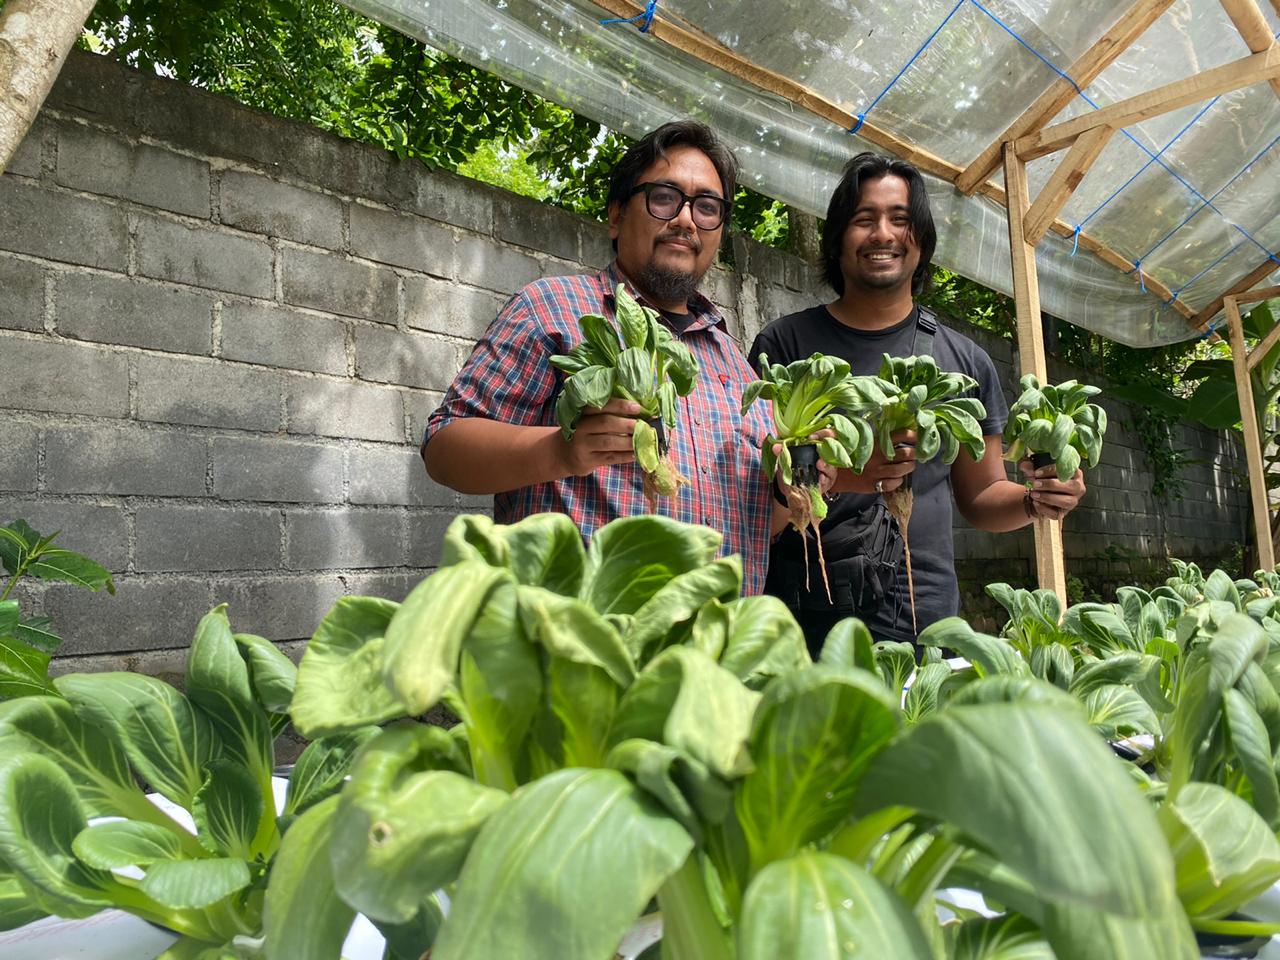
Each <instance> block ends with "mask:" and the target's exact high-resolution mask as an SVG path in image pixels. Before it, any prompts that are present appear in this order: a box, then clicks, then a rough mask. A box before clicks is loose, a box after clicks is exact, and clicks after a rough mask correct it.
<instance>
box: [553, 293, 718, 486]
mask: <svg viewBox="0 0 1280 960" xmlns="http://www.w3.org/2000/svg"><path fill="white" fill-rule="evenodd" d="M615 303H616V311H615V312H616V315H617V321H618V326H617V328H615V327H614V325H613V324H612V323H610V322H609V321H608V320H607V319H605V318H604V317H602V316H600V315H599V314H594V313H589V314H586V315H585V316H583V317H581V318H580V319H579V320H578V325H579V327H580V328H581V330H582V336H583V340H582V342H581V343H579V344H578V345H577V346H575V347H574V348H573V349H572V350H570V351H569V352H568V353H567V354H557V355H556V356H553V357H552V358H551V364H552V366H554V367H555V368H556V369H557V370H559V371H561V372H562V373H565V374H567V375H568V377H567V379H566V380H565V382H564V388H563V390H562V391H561V393H560V399H559V400H558V401H557V402H556V422H557V423H559V424H560V432H561V433H562V434H563V435H564V438H565V439H566V440H569V439H571V438H572V437H573V432H574V430H575V429H576V428H577V426H578V421H579V420H581V419H582V414H583V411H584V410H585V409H587V408H588V407H591V408H598V407H603V406H604V405H605V404H606V403H608V402H609V400H610V399H611V398H613V397H620V398H622V399H624V400H632V401H634V402H635V403H638V404H639V405H640V408H641V410H642V414H641V419H639V420H637V421H636V426H635V433H634V434H633V435H632V446H633V447H634V449H635V453H636V460H637V461H638V462H639V464H640V469H641V471H642V472H643V474H644V495H645V499H646V500H648V502H649V508H650V509H653V507H654V505H655V503H656V501H657V498H658V497H659V496H663V497H671V496H675V494H676V492H677V491H678V490H679V489H680V488H681V487H682V486H684V485H685V484H686V483H688V482H689V481H688V478H687V477H685V476H683V475H682V474H681V473H680V471H679V469H677V467H676V465H675V464H674V463H673V462H672V460H671V448H670V431H671V430H673V429H675V425H676V398H677V397H687V396H688V395H689V394H690V393H692V392H693V387H694V384H695V383H696V382H697V379H698V361H697V360H695V359H694V356H693V354H692V353H690V352H689V348H688V347H686V346H685V345H684V344H683V343H681V342H680V341H679V340H677V339H676V338H675V337H674V336H672V334H671V331H669V330H668V329H667V328H666V327H664V326H663V325H662V323H661V322H660V321H659V320H658V313H657V311H656V310H653V309H651V308H650V307H645V306H641V305H640V304H638V303H636V301H635V300H634V299H633V298H632V297H631V295H630V294H628V293H627V290H626V287H624V286H623V285H622V284H618V289H617V292H616V294H615ZM619 328H620V329H621V331H622V332H621V337H619V333H618V329H619Z"/></svg>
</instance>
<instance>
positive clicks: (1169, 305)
mask: <svg viewBox="0 0 1280 960" xmlns="http://www.w3.org/2000/svg"><path fill="white" fill-rule="evenodd" d="M1181 292H1182V291H1181V290H1175V291H1173V296H1171V297H1170V298H1169V299H1168V300H1166V301H1165V302H1164V305H1165V306H1166V307H1171V306H1173V304H1174V301H1175V300H1177V299H1178V294H1180V293H1181Z"/></svg>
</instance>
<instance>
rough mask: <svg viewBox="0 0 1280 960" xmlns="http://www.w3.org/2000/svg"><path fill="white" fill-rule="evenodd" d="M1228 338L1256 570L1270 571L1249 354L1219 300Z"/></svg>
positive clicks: (1232, 304)
mask: <svg viewBox="0 0 1280 960" xmlns="http://www.w3.org/2000/svg"><path fill="white" fill-rule="evenodd" d="M1223 306H1224V307H1225V308H1226V311H1227V324H1228V327H1229V334H1230V337H1231V365H1232V369H1233V370H1234V372H1235V377H1236V399H1237V400H1239V402H1240V424H1241V426H1243V427H1244V452H1245V459H1246V460H1247V461H1248V464H1249V500H1250V501H1251V502H1252V504H1253V528H1254V530H1253V532H1254V536H1255V537H1257V541H1258V566H1259V567H1261V568H1262V569H1264V570H1271V569H1274V568H1275V565H1276V553H1275V548H1274V546H1273V545H1272V542H1271V508H1270V505H1269V504H1268V502H1267V474H1266V468H1265V467H1264V466H1263V463H1262V438H1261V435H1260V433H1261V431H1260V428H1259V425H1258V413H1257V411H1256V410H1255V409H1254V406H1253V386H1252V384H1251V383H1250V380H1249V367H1248V360H1249V351H1248V348H1247V347H1246V346H1245V342H1244V324H1242V323H1241V322H1240V306H1239V304H1237V303H1236V298H1235V297H1233V296H1227V297H1224V298H1223Z"/></svg>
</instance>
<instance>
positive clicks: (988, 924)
mask: <svg viewBox="0 0 1280 960" xmlns="http://www.w3.org/2000/svg"><path fill="white" fill-rule="evenodd" d="M949 960H1056V958H1055V957H1054V955H1053V950H1051V949H1050V947H1049V944H1047V943H1046V942H1045V940H1044V935H1043V934H1041V933H1040V930H1039V929H1038V928H1037V927H1036V926H1035V925H1034V924H1033V923H1031V921H1029V920H1028V919H1027V918H1026V917H1022V916H1019V915H1017V914H1011V915H1007V916H1002V917H975V918H974V919H972V920H966V921H964V922H963V923H962V924H961V925H960V928H959V930H958V931H957V933H956V937H955V946H954V947H953V949H952V952H951V954H950V955H949Z"/></svg>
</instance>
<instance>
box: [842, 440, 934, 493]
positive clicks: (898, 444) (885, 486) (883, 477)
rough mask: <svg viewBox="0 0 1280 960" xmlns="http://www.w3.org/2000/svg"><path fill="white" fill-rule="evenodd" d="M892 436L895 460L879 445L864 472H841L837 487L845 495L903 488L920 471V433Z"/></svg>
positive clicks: (883, 491) (887, 491)
mask: <svg viewBox="0 0 1280 960" xmlns="http://www.w3.org/2000/svg"><path fill="white" fill-rule="evenodd" d="M892 437H893V443H894V448H893V452H894V456H893V459H891V460H890V459H887V458H886V457H885V455H884V451H883V450H881V449H880V444H878V443H877V444H876V446H875V450H873V451H872V453H871V458H870V459H869V460H867V464H866V466H864V467H863V468H862V472H861V473H854V472H853V471H852V470H841V471H840V475H839V477H838V479H837V485H838V489H839V490H840V491H841V492H849V493H889V492H890V491H891V490H897V489H898V487H900V486H902V483H903V479H904V478H905V477H906V476H907V475H908V474H909V473H911V472H912V471H913V470H915V468H916V434H915V431H914V430H899V431H897V432H896V433H894V434H893V435H892Z"/></svg>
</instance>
